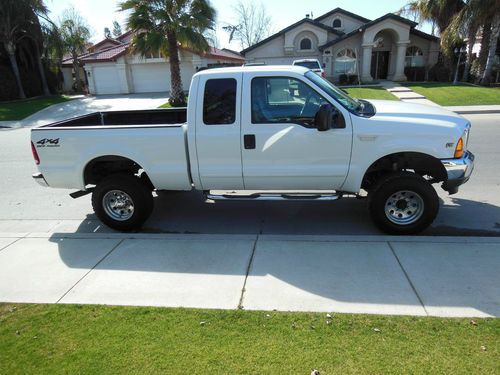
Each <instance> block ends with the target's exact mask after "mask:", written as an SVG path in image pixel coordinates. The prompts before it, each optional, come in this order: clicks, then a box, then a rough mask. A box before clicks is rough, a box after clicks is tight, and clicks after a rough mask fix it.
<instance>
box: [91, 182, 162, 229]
mask: <svg viewBox="0 0 500 375" xmlns="http://www.w3.org/2000/svg"><path fill="white" fill-rule="evenodd" d="M92 207H93V208H94V212H95V214H96V215H97V217H98V218H99V219H100V220H101V221H102V222H103V223H104V224H106V225H107V226H108V227H110V228H113V229H116V230H119V231H124V232H128V231H132V230H136V229H140V228H141V226H142V224H144V222H145V221H146V220H147V219H148V217H149V215H151V212H152V210H153V196H152V194H151V190H150V189H149V188H148V187H147V186H146V185H145V184H144V183H143V182H142V181H141V180H140V179H139V178H137V177H134V176H130V175H127V174H121V173H119V174H114V175H111V176H109V177H107V178H105V179H104V180H102V181H101V182H100V183H98V184H97V186H96V187H95V189H94V191H93V193H92Z"/></svg>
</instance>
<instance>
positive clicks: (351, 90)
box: [343, 86, 399, 100]
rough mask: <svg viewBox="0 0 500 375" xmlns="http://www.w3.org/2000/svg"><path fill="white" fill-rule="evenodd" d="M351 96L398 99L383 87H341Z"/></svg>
mask: <svg viewBox="0 0 500 375" xmlns="http://www.w3.org/2000/svg"><path fill="white" fill-rule="evenodd" d="M343 90H344V91H346V92H347V93H348V94H349V95H351V96H352V97H353V98H359V99H383V100H399V99H398V98H397V97H395V96H394V95H392V94H391V93H390V92H389V91H387V90H386V89H384V88H383V87H379V86H374V87H345V88H343Z"/></svg>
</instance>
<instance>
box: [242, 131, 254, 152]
mask: <svg viewBox="0 0 500 375" xmlns="http://www.w3.org/2000/svg"><path fill="white" fill-rule="evenodd" d="M243 143H244V146H245V150H253V149H255V134H245V135H244V136H243Z"/></svg>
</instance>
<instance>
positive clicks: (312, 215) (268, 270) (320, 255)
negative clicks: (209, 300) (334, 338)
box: [50, 193, 500, 316]
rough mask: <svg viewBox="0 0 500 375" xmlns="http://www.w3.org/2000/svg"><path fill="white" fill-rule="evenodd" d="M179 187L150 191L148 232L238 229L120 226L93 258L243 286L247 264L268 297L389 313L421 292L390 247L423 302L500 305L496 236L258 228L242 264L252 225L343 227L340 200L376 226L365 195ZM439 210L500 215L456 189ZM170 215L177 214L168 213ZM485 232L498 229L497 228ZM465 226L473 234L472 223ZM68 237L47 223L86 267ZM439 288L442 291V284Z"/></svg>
mask: <svg viewBox="0 0 500 375" xmlns="http://www.w3.org/2000/svg"><path fill="white" fill-rule="evenodd" d="M179 194H180V193H176V194H173V195H169V196H168V197H166V196H165V197H160V199H158V200H159V202H157V203H158V204H157V208H156V210H155V213H154V215H153V217H152V219H151V220H150V223H149V224H148V226H147V227H146V233H148V230H149V231H151V232H155V233H180V234H184V233H204V234H240V235H247V236H227V237H224V236H214V237H213V238H210V237H207V236H203V235H200V236H196V235H195V236H182V235H178V236H175V235H174V236H173V237H168V236H167V237H160V238H156V239H155V240H154V241H151V239H154V238H155V235H154V234H152V235H151V238H148V237H147V236H146V237H144V236H142V237H141V238H140V239H132V238H133V237H134V234H131V235H130V237H127V236H125V238H126V239H125V240H123V242H121V243H120V245H119V246H118V247H117V248H115V249H114V250H113V251H112V252H111V253H110V254H109V255H107V256H106V257H105V259H104V260H101V261H100V263H99V264H98V265H97V269H98V270H102V271H110V272H113V271H127V272H130V273H131V275H134V276H133V277H132V278H131V279H130V284H131V285H132V284H134V283H138V282H139V283H140V281H138V274H137V273H141V275H142V273H148V274H150V273H157V274H158V273H159V274H176V275H179V274H181V275H187V277H189V278H191V277H192V278H193V280H196V278H198V277H199V278H200V279H199V280H201V281H200V282H201V283H202V284H203V283H204V282H207V280H211V279H212V278H214V277H215V278H217V277H218V276H239V278H237V279H234V278H231V280H232V282H233V283H237V284H238V286H237V287H238V288H241V287H243V280H244V277H245V275H246V273H247V270H248V269H250V270H251V272H250V275H251V276H252V277H253V282H255V283H256V284H255V285H259V283H261V284H260V287H261V288H264V289H266V287H265V284H266V283H267V282H269V280H270V281H271V285H274V289H273V288H270V289H269V290H268V291H267V292H266V295H267V297H268V298H271V299H274V298H276V299H279V297H280V294H281V292H280V287H279V286H280V285H281V286H282V287H283V289H284V290H287V291H288V292H290V290H292V294H293V293H295V292H293V291H294V290H300V291H302V292H305V295H306V296H308V297H307V298H305V300H304V303H307V301H308V300H311V298H312V299H313V300H314V299H315V298H316V299H318V298H319V299H321V300H323V301H325V300H326V301H333V302H335V303H336V304H337V305H338V304H340V306H343V305H342V304H344V303H347V304H354V305H356V306H358V307H359V311H360V312H366V311H374V309H375V308H376V307H373V306H378V305H382V306H390V305H392V306H396V310H390V311H392V313H398V311H400V310H397V309H398V308H399V309H403V310H404V309H405V308H408V307H409V308H412V307H413V308H417V309H418V308H419V306H420V302H419V301H418V299H417V298H416V296H415V294H414V293H413V292H412V291H411V287H410V285H409V283H408V280H407V279H406V276H405V273H404V272H403V270H402V268H401V266H400V265H399V264H398V260H397V259H396V258H395V257H394V252H393V251H395V252H396V253H397V254H398V257H400V255H403V257H400V259H399V261H401V265H402V267H403V268H405V272H407V273H408V275H409V277H410V278H411V279H412V282H413V283H414V284H415V288H416V289H417V291H418V292H422V294H421V295H420V298H421V299H422V300H423V302H424V304H425V305H426V306H446V307H447V308H450V307H451V308H456V309H463V308H466V309H469V310H474V311H477V312H479V313H480V314H489V315H494V316H499V315H500V304H499V301H498V295H499V293H500V290H499V285H500V274H498V272H497V270H498V266H499V265H500V258H499V255H500V251H498V250H500V248H499V247H498V243H496V244H492V243H489V244H488V243H485V244H480V245H477V246H475V247H474V249H472V250H471V249H468V248H467V246H456V243H457V242H460V240H459V241H456V240H455V243H452V244H450V243H448V244H446V243H442V244H440V243H439V240H438V239H435V240H433V239H432V238H429V239H428V241H425V242H424V243H420V246H419V244H411V243H410V244H405V243H404V241H402V242H398V241H397V238H395V242H394V243H393V248H394V249H395V250H393V249H391V247H390V246H389V245H388V244H387V242H385V241H384V240H380V241H377V240H376V239H375V241H374V242H369V245H368V244H367V243H363V241H366V240H365V239H363V238H360V239H359V240H358V242H356V240H355V241H354V242H349V243H342V242H338V241H331V242H329V241H326V240H322V239H319V238H316V239H314V240H312V241H305V240H300V241H298V240H293V239H292V237H290V240H289V239H287V237H286V236H282V237H281V238H280V240H279V241H276V240H274V241H273V240H270V239H265V238H264V239H263V240H259V241H258V242H257V244H256V247H255V252H254V256H253V263H252V265H251V267H249V262H250V259H251V257H252V252H253V249H254V246H255V240H256V238H257V236H256V234H259V233H260V234H262V233H263V234H284V235H291V234H304V233H305V234H346V233H345V232H343V231H342V227H341V226H340V224H339V221H341V220H342V219H345V217H342V215H343V214H346V215H347V212H348V211H347V210H349V213H350V214H349V215H348V217H349V219H348V220H347V221H348V222H349V223H352V220H353V219H352V218H351V217H356V218H357V220H358V221H357V222H355V223H354V224H356V225H358V226H359V225H361V226H365V230H366V229H368V230H370V231H372V232H375V233H376V231H375V229H374V228H372V227H371V226H370V225H371V224H370V221H369V218H367V217H365V216H366V213H365V215H364V216H363V214H362V212H361V210H365V202H362V201H360V202H348V206H349V208H347V207H340V208H339V206H338V204H339V203H341V202H338V203H337V206H336V208H334V207H333V206H331V205H329V204H325V203H321V204H318V206H317V207H314V208H310V207H309V208H307V207H306V206H304V205H302V204H301V203H298V202H291V203H285V204H283V203H281V204H272V203H267V202H266V203H265V204H262V203H259V204H256V203H252V202H243V203H236V204H237V205H238V207H237V211H235V206H234V205H235V203H234V202H230V203H227V204H224V203H222V204H221V203H217V204H209V203H205V205H206V207H205V208H203V209H201V210H200V205H199V204H200V203H199V200H200V197H196V196H192V197H188V198H189V199H188V200H187V201H186V200H185V199H184V198H185V197H182V198H183V199H182V200H181V199H178V198H180V196H179ZM181 201H182V202H181ZM353 204H354V207H353ZM181 208H182V209H181ZM442 210H443V215H444V216H445V217H447V215H450V216H455V215H458V214H459V213H460V215H461V216H465V217H467V215H468V214H469V212H476V211H477V210H479V211H480V212H483V213H484V214H485V215H494V216H495V217H500V216H499V215H500V208H499V207H496V206H492V205H488V204H484V203H477V202H472V201H468V200H464V199H458V198H457V199H453V206H446V205H445V206H444V207H442ZM353 211H355V215H353V213H352V212H353ZM448 211H450V212H448ZM332 212H333V213H334V214H335V216H339V217H338V219H337V220H332V219H330V217H331V216H332ZM365 212H366V211H365ZM89 218H90V219H92V218H91V217H89ZM263 218H264V223H263V222H262V220H263ZM470 219H471V220H474V218H470ZM163 220H168V222H167V223H166V224H165V223H163V224H161V228H162V229H161V230H157V229H155V225H153V223H156V222H163ZM90 221H94V220H90ZM176 221H177V223H173V222H176ZM179 222H180V223H179ZM82 225H83V227H84V228H82V230H77V231H76V233H77V234H78V233H84V232H89V231H88V224H85V222H82ZM165 228H166V229H165ZM440 228H441V229H440ZM454 229H455V230H457V231H459V232H460V233H461V234H462V235H470V233H471V232H470V230H467V229H460V228H454ZM450 231H451V229H449V228H448V227H445V228H444V229H443V227H442V226H439V225H438V226H437V227H433V228H431V229H430V230H429V232H430V233H432V232H436V233H438V234H450V233H451V232H450ZM488 233H489V235H494V234H496V235H498V234H499V232H498V231H492V232H488ZM474 234H479V235H481V233H476V232H474ZM486 234H487V233H483V235H486ZM87 236H88V235H87ZM72 237H78V235H75V234H72V235H68V234H67V233H54V234H53V235H52V237H51V238H50V241H52V242H55V243H57V246H58V250H59V255H60V258H61V259H62V261H63V262H64V264H65V265H67V266H68V267H70V268H88V267H89V262H88V259H86V256H85V254H82V246H81V243H80V245H77V244H76V241H78V240H77V239H75V238H72ZM105 237H106V235H103V234H101V235H100V236H98V235H96V236H95V238H96V240H94V241H93V242H90V241H89V245H90V246H94V247H95V246H97V247H101V246H102V247H103V249H102V251H103V256H104V255H105V254H107V253H108V252H109V251H110V250H111V249H112V248H113V246H115V245H116V244H117V243H118V242H119V240H118V239H113V235H110V236H109V239H105ZM84 238H92V236H91V235H90V236H89V237H84ZM127 238H130V239H127ZM429 243H431V244H433V245H429ZM413 245H415V246H413ZM400 251H401V253H400ZM407 267H408V268H407ZM166 276H168V275H166ZM140 277H143V276H140ZM140 277H139V278H140ZM413 277H415V278H416V279H413ZM259 279H260V280H261V281H259ZM262 280H264V281H262ZM266 280H267V281H266ZM251 282H252V281H250V284H249V285H247V287H249V288H250V289H249V292H248V293H252V289H251V287H252V284H251ZM262 283H263V284H262ZM209 284H210V281H208V285H209ZM429 285H430V286H429ZM277 286H278V287H277ZM108 287H111V286H109V285H103V288H104V289H106V288H108ZM114 287H116V286H114ZM128 287H130V285H129V286H128ZM128 287H127V288H128ZM200 287H204V286H200ZM132 288H133V287H132ZM207 288H209V286H207ZM174 289H175V287H174ZM443 290H445V291H446V293H445V294H442V293H441V291H443ZM169 292H171V290H165V293H167V294H168V293H169ZM174 292H175V291H174ZM211 292H213V293H216V292H217V291H215V290H214V291H211ZM118 293H119V292H118ZM273 293H274V294H273ZM250 296H251V294H250ZM310 296H313V297H310ZM333 302H332V303H333ZM326 304H328V302H326ZM367 306H368V307H367ZM370 306H372V307H370ZM300 309H305V310H307V306H301V308H300ZM370 309H371V310H370Z"/></svg>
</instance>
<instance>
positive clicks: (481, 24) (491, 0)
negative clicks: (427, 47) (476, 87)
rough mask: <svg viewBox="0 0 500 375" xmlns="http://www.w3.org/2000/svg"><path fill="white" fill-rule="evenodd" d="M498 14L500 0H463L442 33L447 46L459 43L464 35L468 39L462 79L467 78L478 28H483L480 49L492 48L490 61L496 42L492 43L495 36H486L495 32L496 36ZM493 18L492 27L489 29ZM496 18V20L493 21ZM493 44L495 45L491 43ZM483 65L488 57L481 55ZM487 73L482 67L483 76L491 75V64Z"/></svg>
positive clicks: (499, 12)
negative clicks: (461, 5)
mask: <svg viewBox="0 0 500 375" xmlns="http://www.w3.org/2000/svg"><path fill="white" fill-rule="evenodd" d="M499 15H500V0H465V1H464V6H463V7H462V8H461V9H460V11H459V12H458V13H457V14H456V15H455V16H454V17H453V19H452V20H451V22H450V24H449V25H448V27H447V28H446V30H444V32H443V34H442V39H443V43H444V44H445V45H447V46H453V45H456V44H457V43H460V42H461V41H462V40H463V38H464V37H467V39H468V51H467V59H466V64H465V69H464V77H463V80H464V81H467V80H468V75H469V69H470V64H471V60H472V48H473V46H474V44H475V41H476V35H477V32H478V31H479V29H480V28H482V29H483V34H484V38H483V39H482V41H481V50H482V51H483V56H484V52H485V51H487V50H491V49H492V48H493V56H492V58H491V61H493V59H494V55H495V51H496V44H495V43H494V40H495V36H494V35H493V37H492V38H489V37H487V36H488V34H489V33H491V32H493V34H495V32H496V33H497V34H496V35H497V37H498V27H496V28H495V25H498V19H499ZM492 20H493V29H492V30H491V25H492ZM495 20H496V21H495ZM493 44H495V45H493ZM483 59H484V66H486V65H487V59H488V57H487V56H485V57H483ZM492 65H493V64H492V63H491V64H490V67H489V68H490V70H489V73H488V72H486V69H484V74H483V79H484V77H485V76H486V77H489V76H490V75H491V66H492Z"/></svg>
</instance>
